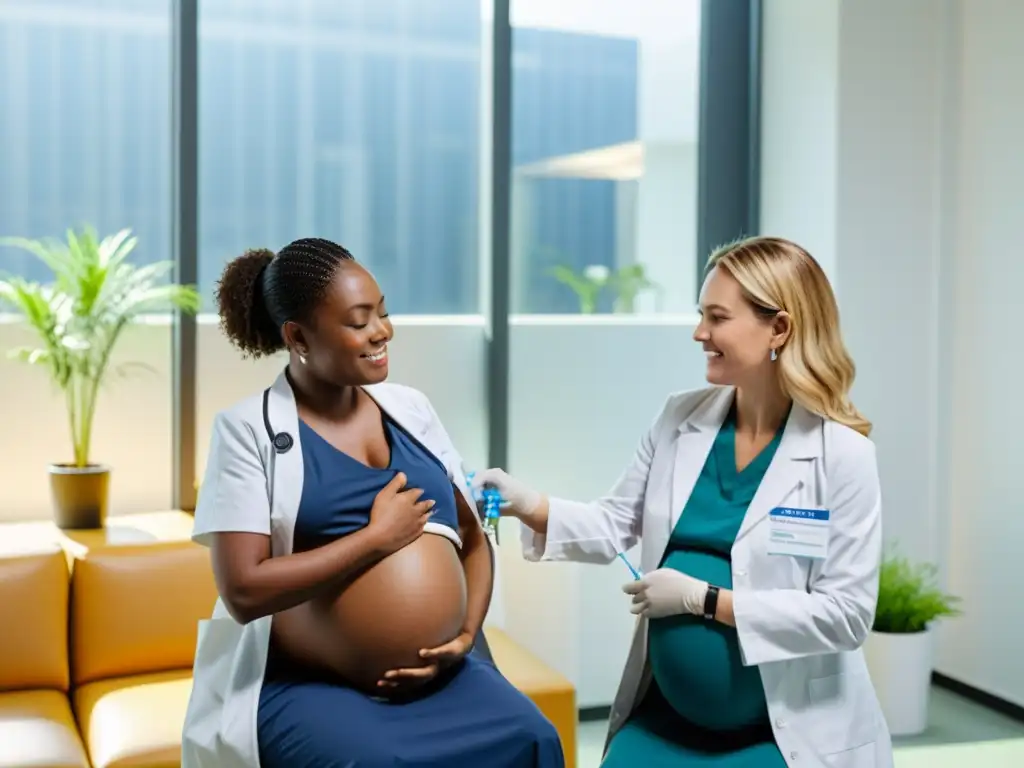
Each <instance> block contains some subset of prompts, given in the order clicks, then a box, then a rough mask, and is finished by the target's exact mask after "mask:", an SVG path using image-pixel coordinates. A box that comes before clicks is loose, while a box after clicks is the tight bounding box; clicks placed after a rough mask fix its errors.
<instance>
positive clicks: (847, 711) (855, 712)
mask: <svg viewBox="0 0 1024 768" xmlns="http://www.w3.org/2000/svg"><path fill="white" fill-rule="evenodd" d="M808 692H809V694H810V700H811V709H810V711H808V713H807V717H808V733H807V738H808V739H809V740H811V741H812V742H813V743H814V744H815V746H816V748H817V752H818V754H820V755H823V756H829V755H836V756H837V758H838V755H839V754H840V753H844V752H849V751H851V750H855V751H859V750H858V748H859V747H863V746H865V745H867V744H870V743H872V742H874V741H875V740H876V739H877V738H878V722H877V717H876V716H877V713H876V711H875V708H874V707H873V706H872V703H873V697H872V695H871V681H870V679H869V678H868V676H867V674H866V673H861V672H850V671H847V672H842V673H839V674H835V675H828V676H826V677H818V678H814V679H812V680H811V681H810V683H809V684H808ZM830 764H831V763H830ZM836 765H847V763H844V762H838V763H836ZM850 765H857V763H856V762H854V763H850Z"/></svg>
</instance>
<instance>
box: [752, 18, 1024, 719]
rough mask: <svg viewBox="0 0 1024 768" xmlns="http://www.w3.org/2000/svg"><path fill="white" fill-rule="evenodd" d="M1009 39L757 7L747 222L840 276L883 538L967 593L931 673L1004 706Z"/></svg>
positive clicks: (1017, 113)
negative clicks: (755, 140) (759, 117)
mask: <svg viewBox="0 0 1024 768" xmlns="http://www.w3.org/2000/svg"><path fill="white" fill-rule="evenodd" d="M1021 28H1024V5H1022V4H1020V3H1013V2H1007V1H1006V0H1002V1H1000V0H900V2H898V3H892V2H887V1H886V0H858V2H856V3H842V2H840V1H839V0H814V1H813V2H812V1H811V0H771V2H769V3H766V4H765V78H766V81H765V93H764V109H765V119H764V123H763V133H762V138H763V141H764V146H763V147H762V154H763V157H764V165H763V168H762V171H763V187H762V195H763V196H762V210H763V222H762V225H763V226H762V229H763V230H764V231H767V232H774V233H778V234H783V235H786V236H789V237H792V238H793V239H796V240H798V241H801V242H803V243H805V244H806V245H807V246H808V247H809V248H810V249H811V250H812V252H814V253H816V254H818V255H819V257H820V258H821V260H822V262H823V263H824V265H825V266H826V269H827V270H828V271H829V273H830V276H832V278H833V279H834V280H835V282H836V285H837V289H838V294H839V298H840V305H841V309H842V319H843V327H844V331H845V335H846V338H847V340H848V342H849V345H850V348H851V351H852V352H853V354H854V357H855V359H856V361H857V365H858V379H857V385H856V387H855V392H854V394H855V399H856V401H857V403H858V405H859V406H860V407H861V408H862V409H863V410H864V411H865V412H866V413H867V415H868V417H869V418H871V419H873V420H874V422H875V424H876V430H875V434H874V437H875V440H876V443H877V446H878V455H879V463H880V469H881V473H882V482H883V492H884V495H885V504H886V512H885V528H886V535H887V538H889V539H895V540H898V541H899V543H900V544H901V546H902V548H903V550H904V551H905V552H906V553H907V554H909V555H911V556H912V557H915V558H919V559H929V560H931V561H933V562H936V563H937V564H938V565H939V566H940V567H941V568H942V572H943V577H944V582H945V585H946V587H947V588H948V589H949V590H950V591H952V592H954V593H957V594H960V595H962V596H963V597H964V600H965V604H964V607H965V610H966V615H965V616H964V617H963V618H961V619H958V620H955V621H948V622H945V623H943V625H942V629H941V632H940V645H939V657H938V668H939V670H940V671H942V672H944V673H946V674H949V675H951V676H953V677H955V678H957V679H960V680H963V681H964V682H966V683H968V684H971V685H974V686H976V687H978V688H981V689H983V690H986V691H989V692H992V693H995V694H997V695H1000V696H1003V697H1004V698H1007V699H1009V700H1011V701H1013V702H1016V703H1018V704H1024V666H1022V665H1020V664H1019V663H1014V661H1013V659H1014V656H1013V654H1012V653H1011V650H1012V649H1016V648H1017V647H1019V645H1020V644H1021V641H1022V640H1024V622H1021V621H1020V620H1019V619H1017V618H1015V614H1014V613H1013V611H1012V609H1009V610H1008V606H1013V605H1016V604H1018V603H1020V602H1021V601H1022V599H1024V578H1022V576H1024V575H1022V574H1020V573H1019V570H1018V571H1017V572H1014V570H1013V568H1012V565H1013V563H1014V562H1015V558H1016V559H1017V560H1019V552H1020V551H1021V549H1022V546H1024V518H1022V516H1021V514H1020V502H1019V499H1020V498H1021V497H1022V495H1024V478H1022V474H1021V472H1020V471H1019V467H1020V466H1022V461H1021V459H1022V453H1024V452H1022V450H1021V448H1020V445H1019V443H1020V441H1019V439H1018V437H1017V436H1018V435H1019V434H1020V433H1021V432H1022V431H1024V417H1022V416H1021V415H1020V413H1019V409H1015V408H1013V407H1012V405H1010V406H1008V404H1009V403H1012V402H1013V396H1014V394H1015V387H1016V384H1017V380H1016V377H1017V376H1018V375H1019V374H1020V370H1019V366H1018V364H1017V360H1018V357H1019V355H1018V353H1017V346H1019V343H1018V338H1017V337H1018V334H1017V332H1016V329H1015V327H1016V325H1017V324H1018V322H1019V313H1020V310H1019V307H1020V306H1021V304H1020V298H1019V294H1020V291H1019V288H1018V282H1017V281H1018V280H1019V279H1020V278H1021V277H1022V276H1024V267H1021V266H1020V260H1019V259H1017V258H1016V254H1015V251H1014V249H1013V245H1012V244H1013V243H1014V242H1015V237H1016V235H1017V232H1018V228H1019V224H1020V222H1021V221H1022V217H1021V213H1020V212H1021V210H1024V192H1022V189H1021V186H1020V184H1019V179H1020V178H1021V176H1022V174H1024V155H1022V153H1021V151H1020V138H1019V137H1020V136H1021V135H1024V133H1022V128H1024V91H1022V89H1021V87H1020V85H1019V84H1017V83H1016V81H1015V80H1014V79H1012V76H1011V74H1010V73H1019V72H1021V71H1024V52H1022V50H1021V48H1020V46H1019V43H1018V41H1017V39H1016V37H1015V33H1014V31H1015V30H1020V29H1021ZM1015 468H1016V469H1017V471H1016V472H1015V471H1014V470H1015Z"/></svg>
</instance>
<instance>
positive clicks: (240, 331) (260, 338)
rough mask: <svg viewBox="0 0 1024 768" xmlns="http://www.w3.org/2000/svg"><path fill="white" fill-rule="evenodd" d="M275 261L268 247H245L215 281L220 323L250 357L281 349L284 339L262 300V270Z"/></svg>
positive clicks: (272, 352)
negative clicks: (249, 248) (245, 249)
mask: <svg viewBox="0 0 1024 768" xmlns="http://www.w3.org/2000/svg"><path fill="white" fill-rule="evenodd" d="M273 260H274V252H273V251H271V250H269V249H267V248H256V249H252V250H248V251H246V252H245V253H243V254H242V255H241V256H239V257H238V258H236V259H232V260H231V261H229V262H228V263H227V265H226V266H225V267H224V271H223V273H221V277H220V280H219V281H218V283H217V290H216V298H217V306H218V308H219V311H220V326H221V329H222V330H223V331H224V333H225V334H226V335H227V337H228V339H230V340H231V343H232V344H234V345H235V346H236V347H238V349H239V350H241V352H242V354H243V355H246V356H249V357H265V356H267V355H272V354H274V353H276V352H280V351H281V350H282V349H284V339H282V338H281V329H280V328H278V327H277V326H276V325H275V323H274V321H273V319H272V318H271V317H270V313H269V312H267V307H266V304H265V302H264V300H263V285H262V278H263V270H265V269H266V268H267V267H268V266H269V265H270V263H271V262H272V261H273Z"/></svg>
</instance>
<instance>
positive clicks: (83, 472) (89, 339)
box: [0, 228, 200, 529]
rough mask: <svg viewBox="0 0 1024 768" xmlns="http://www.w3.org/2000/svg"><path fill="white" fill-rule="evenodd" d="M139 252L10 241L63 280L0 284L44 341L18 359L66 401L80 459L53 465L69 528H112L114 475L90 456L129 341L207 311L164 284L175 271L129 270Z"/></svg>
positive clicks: (75, 235)
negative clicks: (142, 328)
mask: <svg viewBox="0 0 1024 768" xmlns="http://www.w3.org/2000/svg"><path fill="white" fill-rule="evenodd" d="M136 244H137V239H136V238H135V237H133V236H132V235H131V232H130V231H129V230H123V231H121V232H118V233H117V234H115V235H111V236H109V237H105V238H103V239H102V240H100V239H98V237H97V236H96V233H95V232H94V231H93V230H92V229H90V228H86V229H84V230H83V231H81V232H75V231H72V230H69V231H68V233H67V239H66V241H63V242H62V241H59V240H30V239H26V238H4V239H0V245H7V246H11V247H15V248H19V249H22V250H25V251H27V252H29V253H31V254H32V255H33V256H35V257H36V258H38V259H39V260H40V261H42V262H43V263H44V264H46V266H47V267H49V268H50V270H51V271H52V272H53V280H52V282H49V283H46V284H40V283H35V282H30V281H27V280H24V279H22V278H19V277H10V276H8V277H6V278H0V308H2V307H4V306H6V307H11V308H13V309H14V310H15V311H17V312H18V313H19V314H21V315H22V317H23V318H24V321H25V323H26V325H27V326H28V327H29V328H31V329H32V330H34V331H35V334H36V336H37V337H38V343H37V344H36V345H34V346H31V347H25V348H20V349H15V350H11V356H12V357H14V358H16V359H18V360H21V361H23V362H26V363H29V364H32V365H38V366H40V367H42V368H44V369H45V370H46V371H47V372H48V373H49V375H50V378H51V379H52V380H53V383H54V384H55V385H56V387H57V389H58V390H59V391H60V392H61V394H63V396H64V401H65V406H66V408H67V417H68V425H69V430H70V437H71V445H70V448H71V454H72V459H71V461H65V462H58V463H54V464H51V465H50V487H51V492H52V495H53V503H54V520H55V522H56V524H57V525H58V526H59V527H60V528H66V529H76V528H98V527H102V525H103V523H104V520H105V519H106V512H107V507H108V495H109V486H110V468H109V467H108V466H105V465H103V464H98V463H95V462H94V461H93V459H92V455H91V453H90V449H91V445H92V434H93V419H94V417H95V415H96V404H97V400H98V398H99V393H100V388H101V386H102V385H103V384H104V383H105V381H106V379H107V377H108V374H109V373H110V372H111V355H112V353H113V351H114V347H115V346H116V345H117V342H118V339H119V338H120V337H121V333H122V331H124V329H125V328H126V327H127V326H128V325H129V323H131V322H132V320H134V319H135V318H137V317H138V316H139V315H141V314H143V313H146V312H154V311H158V312H159V311H163V312H166V311H170V310H172V309H178V310H181V311H183V312H189V313H195V312H197V311H198V310H199V305H200V297H199V294H198V292H197V291H196V290H195V289H194V288H193V287H191V286H183V285H174V284H171V283H168V282H166V280H164V278H165V276H166V275H167V273H168V272H170V270H171V268H172V266H173V265H172V263H171V262H161V263H157V264H150V265H146V266H142V267H138V266H135V265H133V264H130V263H129V262H128V257H129V255H130V254H131V252H132V251H133V250H134V248H135V246H136Z"/></svg>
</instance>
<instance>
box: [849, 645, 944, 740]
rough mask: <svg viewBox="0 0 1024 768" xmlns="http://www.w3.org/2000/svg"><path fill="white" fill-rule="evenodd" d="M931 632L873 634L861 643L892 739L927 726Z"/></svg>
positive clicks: (931, 661)
mask: <svg viewBox="0 0 1024 768" xmlns="http://www.w3.org/2000/svg"><path fill="white" fill-rule="evenodd" d="M932 640H933V633H932V632H931V631H930V630H929V631H925V632H917V633H914V634H909V635H891V634H886V633H882V632H872V633H871V635H870V636H869V637H868V640H867V642H866V643H864V654H865V656H866V657H867V663H868V669H869V670H870V672H871V681H872V682H873V683H874V685H875V691H876V692H877V694H878V699H879V701H880V702H881V704H882V711H883V712H884V713H885V719H886V722H888V724H889V730H890V731H891V732H892V735H893V736H913V735H916V734H919V733H922V732H923V731H924V730H925V728H927V727H928V695H929V693H930V691H931V682H932V664H933V645H932Z"/></svg>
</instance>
